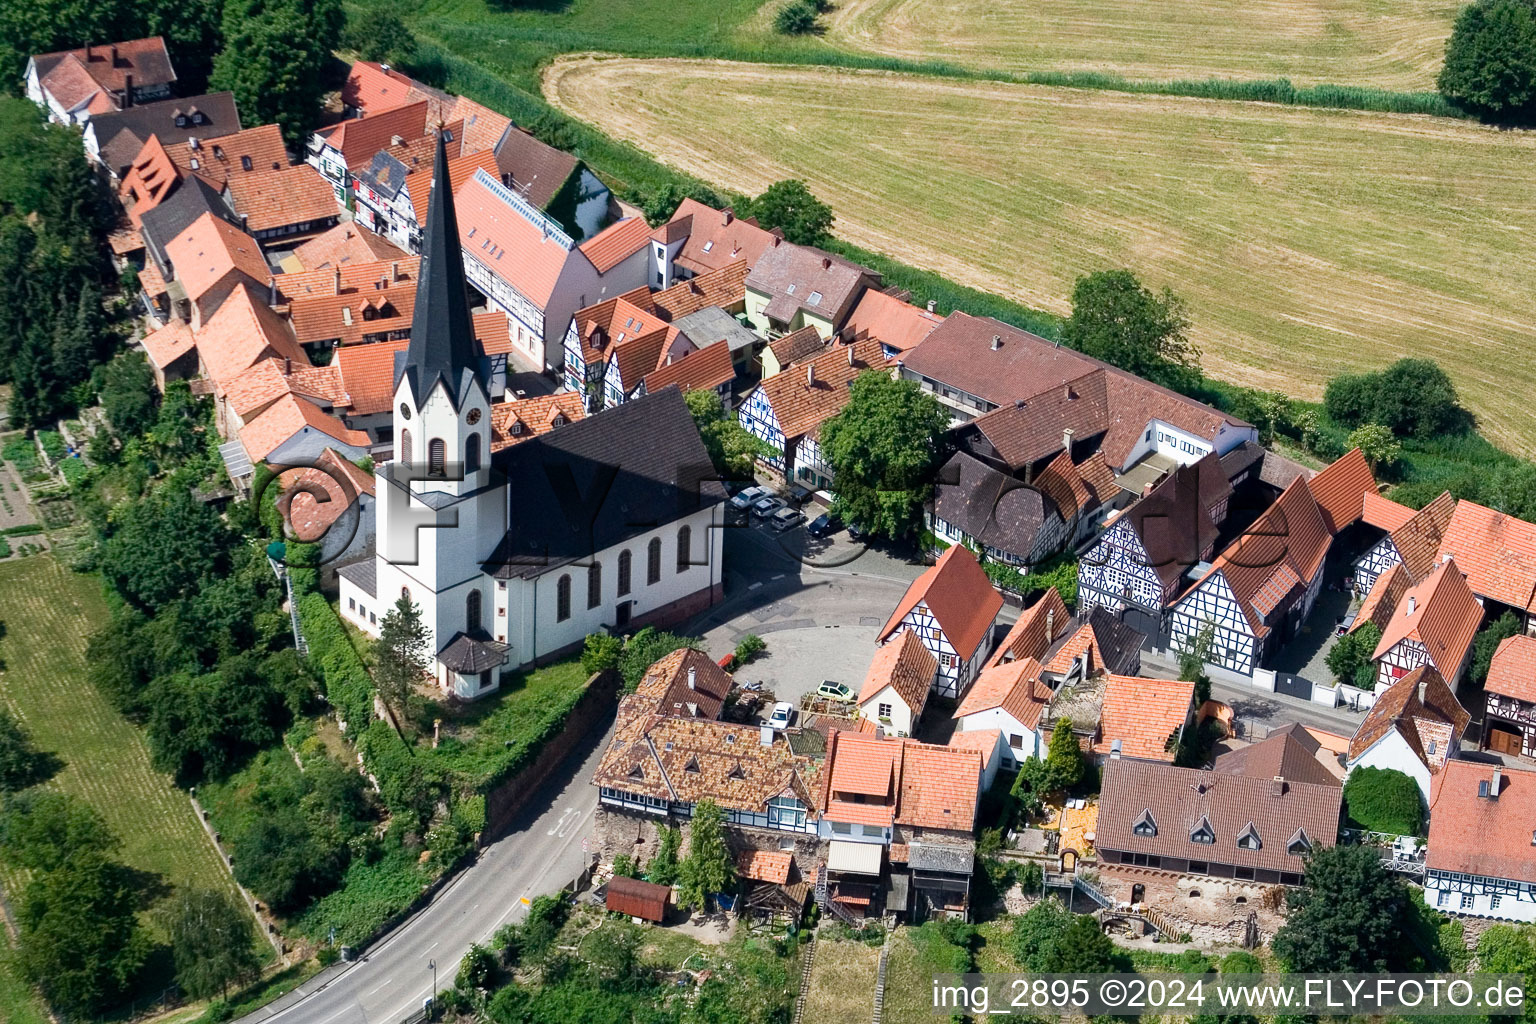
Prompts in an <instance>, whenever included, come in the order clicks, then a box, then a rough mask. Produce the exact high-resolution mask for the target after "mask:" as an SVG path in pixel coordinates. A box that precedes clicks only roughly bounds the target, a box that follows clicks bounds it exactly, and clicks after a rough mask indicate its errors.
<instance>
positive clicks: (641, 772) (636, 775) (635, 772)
mask: <svg viewBox="0 0 1536 1024" xmlns="http://www.w3.org/2000/svg"><path fill="white" fill-rule="evenodd" d="M629 777H630V778H632V779H643V778H645V769H643V768H641V767H640V766H639V765H635V766H634V767H633V768H631V769H630V770H629Z"/></svg>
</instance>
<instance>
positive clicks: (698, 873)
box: [678, 800, 736, 911]
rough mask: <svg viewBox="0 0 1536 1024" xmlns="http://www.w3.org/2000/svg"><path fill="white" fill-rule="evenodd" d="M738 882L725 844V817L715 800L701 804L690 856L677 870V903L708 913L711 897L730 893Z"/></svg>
mask: <svg viewBox="0 0 1536 1024" xmlns="http://www.w3.org/2000/svg"><path fill="white" fill-rule="evenodd" d="M735 881H736V866H735V865H734V864H732V863H731V850H730V847H729V846H727V845H726V842H725V814H724V812H722V811H721V810H720V807H719V805H718V804H716V803H715V802H714V801H713V800H700V801H699V802H698V803H697V804H695V805H694V808H693V827H692V829H691V830H690V832H689V835H688V856H687V858H686V859H684V861H683V863H682V865H681V866H680V867H679V870H678V886H679V889H678V903H679V905H681V906H683V907H686V908H689V909H692V910H698V911H703V910H706V909H707V908H708V901H709V897H710V896H711V895H712V894H714V893H717V892H725V891H727V890H728V889H729V888H730V887H731V885H732V884H734V883H735Z"/></svg>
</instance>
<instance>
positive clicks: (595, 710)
mask: <svg viewBox="0 0 1536 1024" xmlns="http://www.w3.org/2000/svg"><path fill="white" fill-rule="evenodd" d="M621 682H622V679H621V677H620V676H619V673H618V672H616V671H614V670H612V669H609V670H606V671H603V672H599V673H597V674H596V675H594V676H593V677H592V678H591V679H589V680H587V688H586V692H585V693H583V694H582V696H581V700H579V701H577V703H576V706H575V707H574V708H572V709H571V713H570V715H568V716H567V717H566V720H565V728H564V729H563V730H562V731H561V732H560V734H559V735H558V736H556V737H555V738H554V739H552V740H550V741H549V742H548V743H546V744H544V749H542V750H540V751H539V753H538V756H537V757H535V758H534V759H533V763H532V764H530V765H528V767H526V768H524V769H523V770H522V771H520V772H518V773H517V774H516V775H515V776H513V777H512V778H510V779H508V780H507V781H506V782H504V783H502V784H501V785H500V786H498V787H496V788H495V789H493V790H491V791H490V792H489V793H487V794H486V795H485V831H484V832H483V833H482V834H481V836H480V845H481V846H486V845H488V844H490V843H491V842H493V841H494V840H496V839H498V838H500V837H501V836H502V834H504V833H505V832H506V830H507V829H508V828H509V827H511V824H512V821H513V819H514V818H516V817H517V813H518V812H519V811H521V810H522V809H523V807H524V806H525V805H526V804H527V802H528V800H529V799H530V798H531V797H533V796H535V795H537V794H538V792H539V789H540V787H541V786H542V785H543V783H544V780H546V779H547V778H549V776H550V774H551V773H552V772H553V771H554V770H555V768H556V767H558V766H559V764H560V762H562V761H564V760H565V758H566V757H567V756H568V755H569V754H570V752H571V751H572V750H574V749H576V746H577V745H578V744H579V743H581V741H582V740H583V739H584V738H586V737H587V736H588V735H589V734H590V733H591V732H592V730H593V729H601V728H605V727H606V725H607V722H608V719H609V717H610V716H611V715H612V714H613V708H614V704H615V703H616V702H617V700H618V694H619V685H620V683H621Z"/></svg>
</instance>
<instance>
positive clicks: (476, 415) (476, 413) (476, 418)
mask: <svg viewBox="0 0 1536 1024" xmlns="http://www.w3.org/2000/svg"><path fill="white" fill-rule="evenodd" d="M464 420H465V422H467V423H468V424H469V425H470V426H474V425H475V424H476V423H479V422H480V410H479V409H471V410H469V415H468V416H465V417H464Z"/></svg>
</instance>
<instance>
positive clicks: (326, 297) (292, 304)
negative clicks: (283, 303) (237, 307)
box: [288, 259, 420, 348]
mask: <svg viewBox="0 0 1536 1024" xmlns="http://www.w3.org/2000/svg"><path fill="white" fill-rule="evenodd" d="M419 265H420V261H419V260H418V259H411V260H395V261H391V262H390V263H383V262H379V263H373V264H362V263H359V264H350V265H348V266H347V267H346V268H336V269H340V272H341V273H342V286H341V290H340V291H339V292H337V291H336V290H335V287H336V285H335V270H334V269H333V273H332V275H331V277H332V280H331V289H332V290H330V291H328V292H321V293H319V294H308V295H301V296H294V297H293V298H291V299H290V300H289V302H288V319H289V320H290V321H291V322H292V323H293V333H294V336H295V337H297V338H298V339H299V342H300V343H301V344H306V345H307V344H310V343H313V342H320V341H339V342H340V343H341V345H342V347H343V348H345V347H347V346H350V345H356V344H359V343H361V342H363V341H365V340H368V339H371V338H376V339H378V340H385V335H387V334H390V333H394V332H402V333H403V332H408V331H410V329H411V316H412V315H413V314H414V313H415V311H416V286H417V280H416V272H417V270H418V268H419ZM370 266H371V267H373V268H374V269H375V270H376V271H382V273H380V274H379V276H377V277H374V278H373V279H372V280H358V278H360V277H361V276H362V273H363V271H364V270H365V269H366V268H368V267H370ZM394 268H398V269H394ZM392 271H393V272H394V277H393V278H391V276H390V274H391V272H392ZM349 278H350V279H351V280H349ZM354 282H355V283H354Z"/></svg>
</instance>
